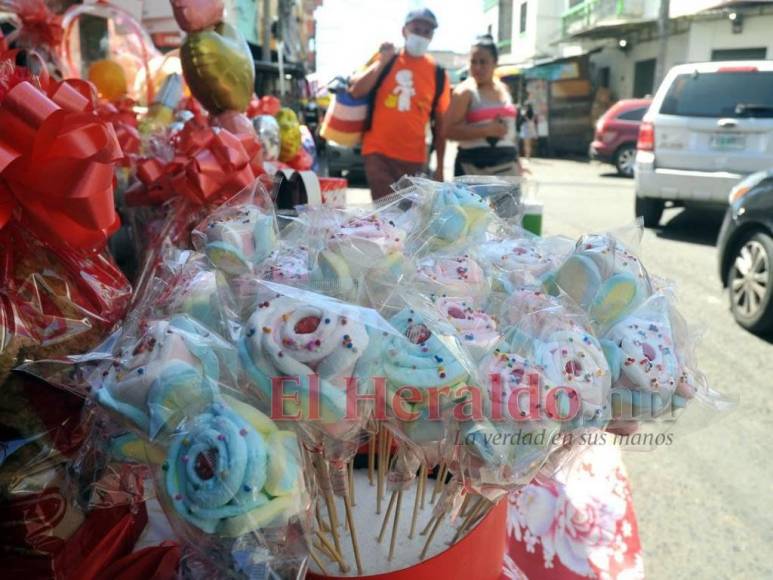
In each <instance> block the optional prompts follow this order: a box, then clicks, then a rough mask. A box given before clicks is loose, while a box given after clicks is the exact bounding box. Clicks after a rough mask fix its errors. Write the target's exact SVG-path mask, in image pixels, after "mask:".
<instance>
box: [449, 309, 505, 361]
mask: <svg viewBox="0 0 773 580" xmlns="http://www.w3.org/2000/svg"><path fill="white" fill-rule="evenodd" d="M436 306H437V308H438V310H439V311H440V313H441V314H445V316H446V319H447V320H448V322H450V323H451V325H452V326H453V327H454V328H455V329H456V331H457V332H458V333H459V337H460V340H461V342H462V343H463V344H464V346H465V347H466V348H467V349H469V351H470V354H471V355H472V358H473V360H476V361H477V360H480V359H481V358H482V357H483V356H485V355H486V354H487V353H489V352H490V351H491V350H493V348H494V345H496V343H497V342H499V339H500V336H499V333H498V332H497V322H496V320H495V319H494V318H492V317H491V316H489V315H488V314H487V313H486V312H485V311H483V310H481V309H480V308H477V307H475V306H474V304H473V301H472V300H469V299H467V300H465V299H464V298H448V297H446V298H438V299H437V301H436Z"/></svg>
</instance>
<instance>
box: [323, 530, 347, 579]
mask: <svg viewBox="0 0 773 580" xmlns="http://www.w3.org/2000/svg"><path fill="white" fill-rule="evenodd" d="M316 534H317V537H318V538H319V541H320V542H322V545H323V546H324V547H325V550H327V552H328V554H330V555H331V556H332V558H333V560H335V561H336V562H338V567H339V568H341V572H343V573H344V574H346V573H348V572H349V565H348V564H347V563H346V560H344V559H343V557H342V556H341V554H340V553H339V552H337V551H336V549H335V548H334V547H333V546H331V545H330V542H328V541H327V538H326V537H325V536H323V535H322V534H320V533H319V530H316Z"/></svg>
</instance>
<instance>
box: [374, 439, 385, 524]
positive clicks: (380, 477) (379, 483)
mask: <svg viewBox="0 0 773 580" xmlns="http://www.w3.org/2000/svg"><path fill="white" fill-rule="evenodd" d="M384 431H385V429H384V425H383V424H382V425H379V428H378V473H377V474H376V514H381V500H382V498H383V496H384V439H385V437H386V434H385V432H384Z"/></svg>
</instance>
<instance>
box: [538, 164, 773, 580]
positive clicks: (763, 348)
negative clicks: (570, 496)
mask: <svg viewBox="0 0 773 580" xmlns="http://www.w3.org/2000/svg"><path fill="white" fill-rule="evenodd" d="M531 169H532V172H533V177H534V179H535V181H536V182H537V183H538V184H539V197H540V198H541V199H542V201H543V202H544V203H545V218H544V230H545V233H546V234H548V235H549V234H563V235H568V236H572V237H576V236H579V235H581V234H583V233H585V232H600V231H604V230H607V229H610V228H616V227H618V226H624V225H626V224H629V223H631V221H632V220H633V218H634V209H633V206H634V187H633V180H627V179H623V178H619V177H617V176H615V175H614V173H613V171H612V168H611V167H610V166H604V165H599V164H588V163H579V162H574V161H564V160H558V161H556V160H541V159H535V160H533V161H532V162H531ZM721 221H722V212H707V211H696V210H682V209H673V210H668V211H667V212H666V214H665V216H664V218H663V221H662V222H661V223H662V224H663V225H662V227H661V228H659V229H654V230H646V231H645V233H644V238H643V240H642V245H641V258H642V260H643V262H644V264H645V266H646V267H647V269H648V270H649V271H650V272H652V273H654V274H657V275H659V276H661V277H665V278H667V279H669V280H672V281H673V282H674V283H675V284H676V287H677V289H678V297H679V308H680V310H681V312H682V313H683V314H684V316H685V317H686V319H687V320H688V322H689V323H691V325H693V326H695V327H697V329H698V330H700V331H701V332H702V336H701V339H700V343H699V344H698V348H697V354H698V360H699V362H700V367H701V369H702V370H703V371H704V372H705V373H706V375H707V378H708V380H709V382H710V384H711V385H712V386H713V387H714V388H716V389H717V390H720V391H722V392H724V393H728V394H731V395H734V396H737V397H739V398H740V401H739V404H738V406H737V407H736V408H735V410H733V411H732V412H731V413H729V414H725V415H724V416H711V415H710V414H703V413H693V416H692V417H689V418H687V419H688V421H686V422H685V423H686V424H685V425H684V426H683V425H679V424H677V426H676V428H675V431H674V443H673V445H671V446H670V447H667V448H660V449H656V450H654V451H649V452H634V451H626V452H625V455H624V458H625V463H626V466H627V467H628V471H629V474H630V476H631V482H632V487H633V496H634V503H635V505H636V509H637V515H638V519H639V529H640V534H641V539H642V542H643V545H644V554H645V569H646V572H647V577H648V578H654V579H672V578H687V577H692V578H700V579H704V578H773V553H771V552H770V551H769V550H770V549H771V546H773V461H771V460H770V459H771V457H773V439H771V437H772V436H773V399H771V398H770V397H768V396H767V395H768V389H771V393H770V394H771V395H773V344H771V343H770V342H769V341H766V340H763V339H760V338H758V337H756V336H754V335H752V334H749V333H748V332H746V331H744V330H743V329H741V328H740V327H739V326H738V325H737V324H735V322H734V320H733V318H732V315H731V314H730V311H729V308H728V300H727V295H726V293H725V292H724V291H723V289H722V286H721V284H720V282H719V277H718V271H717V249H716V247H715V242H716V238H717V235H718V233H719V228H720V225H721ZM696 411H697V409H696Z"/></svg>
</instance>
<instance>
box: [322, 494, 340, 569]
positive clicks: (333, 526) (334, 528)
mask: <svg viewBox="0 0 773 580" xmlns="http://www.w3.org/2000/svg"><path fill="white" fill-rule="evenodd" d="M325 505H326V506H327V515H328V518H329V519H330V532H331V535H332V536H333V543H335V547H336V550H337V551H338V553H339V554H340V553H341V539H340V538H339V537H338V512H337V511H336V505H335V498H334V497H333V492H332V491H331V490H329V489H326V490H325Z"/></svg>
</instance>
